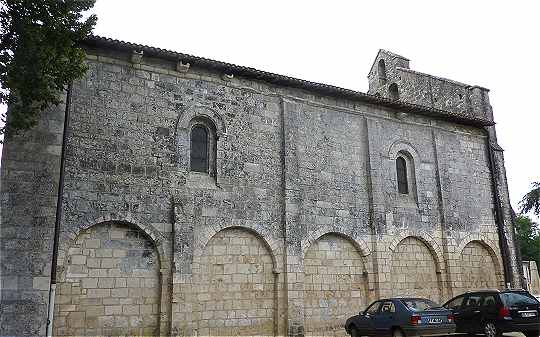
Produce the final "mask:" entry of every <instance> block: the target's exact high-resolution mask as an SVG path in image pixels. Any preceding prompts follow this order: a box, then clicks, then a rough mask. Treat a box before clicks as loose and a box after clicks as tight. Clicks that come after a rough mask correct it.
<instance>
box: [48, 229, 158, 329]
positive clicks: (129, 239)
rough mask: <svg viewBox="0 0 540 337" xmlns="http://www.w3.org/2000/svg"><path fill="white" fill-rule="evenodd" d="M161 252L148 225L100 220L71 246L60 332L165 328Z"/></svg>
mask: <svg viewBox="0 0 540 337" xmlns="http://www.w3.org/2000/svg"><path fill="white" fill-rule="evenodd" d="M159 269H160V268H159V256H158V253H157V251H156V249H155V247H154V245H153V243H152V242H151V241H150V240H149V238H148V237H147V235H146V234H144V232H143V231H141V230H139V229H137V228H133V227H129V226H126V225H119V224H114V223H110V224H99V225H96V226H94V227H92V228H90V229H88V230H86V231H85V232H84V233H81V234H80V235H79V236H78V237H77V238H76V241H75V242H74V244H73V245H72V246H71V247H70V248H69V251H68V257H67V261H66V264H65V265H63V266H62V272H61V277H60V278H59V279H58V283H57V288H58V290H57V292H56V298H55V317H56V318H55V320H54V330H53V331H54V335H55V336H110V335H115V336H120V335H126V334H129V335H134V336H143V335H145V336H155V335H157V334H159V324H158V323H159V315H160V307H159V299H160V291H161V290H160V287H159V283H160V279H159V277H160V275H159Z"/></svg>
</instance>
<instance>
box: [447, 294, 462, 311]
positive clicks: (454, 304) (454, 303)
mask: <svg viewBox="0 0 540 337" xmlns="http://www.w3.org/2000/svg"><path fill="white" fill-rule="evenodd" d="M464 299H465V296H460V297H457V298H454V299H453V300H451V301H450V302H448V303H446V304H445V306H444V307H445V308H447V309H451V310H457V309H459V307H461V305H462V304H463V300H464Z"/></svg>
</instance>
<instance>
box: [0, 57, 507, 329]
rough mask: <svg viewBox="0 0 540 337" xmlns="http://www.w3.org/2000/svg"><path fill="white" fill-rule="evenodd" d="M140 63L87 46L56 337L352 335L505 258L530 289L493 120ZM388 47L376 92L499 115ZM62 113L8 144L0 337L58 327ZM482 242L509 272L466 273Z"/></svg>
mask: <svg viewBox="0 0 540 337" xmlns="http://www.w3.org/2000/svg"><path fill="white" fill-rule="evenodd" d="M130 55H131V51H129V52H124V51H121V50H116V49H114V50H113V49H112V48H109V49H108V48H105V47H99V48H97V49H93V48H90V49H89V55H88V66H89V71H88V73H87V74H86V76H85V77H84V78H82V79H81V80H79V81H76V82H75V83H74V84H73V88H72V91H71V101H70V102H69V106H68V112H69V113H70V118H69V128H68V129H67V138H66V143H65V145H66V151H65V153H64V155H65V158H64V160H65V161H64V164H65V169H64V172H63V173H64V181H63V186H62V187H63V195H62V196H61V197H62V198H61V203H60V209H59V210H60V211H61V212H60V213H61V217H60V218H59V221H60V223H59V225H60V229H59V231H60V232H59V237H60V240H59V242H58V243H59V247H58V248H59V249H58V266H59V267H58V273H57V277H58V284H57V294H56V298H55V318H54V327H55V331H56V332H57V334H60V335H61V334H71V335H83V334H87V335H89V334H92V335H99V334H107V335H126V334H138V335H143V334H146V335H155V334H157V333H159V334H160V335H167V334H171V335H175V336H176V335H181V336H194V335H199V336H200V335H216V334H224V333H227V334H245V335H253V334H262V335H292V336H303V335H314V334H332V335H338V334H342V333H343V331H342V330H340V326H339V325H340V324H342V322H343V319H344V318H346V316H347V315H352V314H355V313H356V312H358V311H359V310H361V309H362V308H363V307H364V306H365V305H366V304H367V303H369V302H371V301H372V300H374V299H377V298H380V297H384V296H391V295H393V294H394V295H395V294H396V292H400V294H401V292H407V293H409V294H411V295H421V296H426V297H431V298H433V299H436V300H444V299H447V298H448V297H450V296H452V295H453V294H456V293H457V292H460V291H463V290H464V289H465V288H474V287H480V286H481V287H484V286H485V284H489V285H490V286H491V285H492V286H495V287H502V286H503V283H504V279H503V270H505V268H504V267H506V269H507V270H508V273H509V274H508V275H507V278H508V279H509V280H511V281H513V282H514V283H515V282H516V279H517V276H516V275H515V274H516V271H517V270H518V269H517V267H516V266H517V264H516V263H517V261H516V259H517V258H516V255H515V252H514V248H513V247H514V246H513V242H514V241H513V237H512V233H513V227H512V223H511V219H510V204H509V201H508V194H507V186H506V180H505V178H504V162H503V159H502V152H500V151H498V150H496V146H495V145H496V143H495V142H496V138H495V136H494V129H492V128H490V129H489V132H490V138H489V141H491V143H489V142H488V138H487V133H486V132H485V131H484V130H483V129H481V128H479V127H476V126H471V125H464V124H457V123H454V122H450V121H444V120H441V119H435V118H432V117H431V116H426V115H419V114H415V113H414V112H411V111H408V110H407V111H401V110H397V109H396V110H394V109H390V108H388V107H383V106H382V105H381V106H378V105H375V104H367V103H365V102H363V101H356V100H350V99H346V98H343V97H335V96H324V95H321V94H320V93H315V92H310V91H305V90H300V89H296V88H292V87H285V86H278V85H275V84H270V83H264V82H261V81H258V80H254V79H250V78H245V77H243V76H241V75H240V74H234V76H232V77H231V76H225V77H224V76H222V75H223V73H222V72H219V71H215V70H212V69H206V68H204V67H201V65H200V64H196V63H195V62H191V64H190V67H189V69H188V70H187V71H185V70H186V69H182V71H181V72H178V71H176V69H177V68H176V66H177V64H178V60H174V62H173V61H171V60H170V59H166V58H162V59H160V58H157V57H154V56H150V55H152V54H147V53H145V54H144V55H143V57H142V59H141V60H140V63H135V64H134V63H132V62H130V61H129V60H130ZM383 57H384V59H385V60H386V61H387V68H386V71H387V77H386V82H385V83H384V85H382V86H380V87H379V86H378V84H377V83H378V82H374V81H378V80H379V79H378V78H377V77H374V76H378V75H377V74H376V72H372V73H371V74H370V92H372V93H376V92H378V93H379V94H381V95H383V96H387V95H388V94H389V92H388V89H389V88H388V85H389V84H391V83H392V81H394V80H396V81H398V80H399V76H401V79H400V80H399V81H401V82H399V84H400V87H401V89H400V90H402V91H401V96H400V97H401V98H400V99H402V100H403V101H408V102H412V103H415V104H420V105H425V106H427V107H432V108H439V109H447V110H450V111H452V112H454V113H463V114H467V115H471V116H476V117H481V118H488V119H490V118H492V111H491V107H490V106H489V100H488V97H487V91H486V90H485V89H482V88H479V87H475V88H472V87H471V88H469V87H464V86H463V85H461V84H456V83H454V82H451V81H447V80H443V79H437V78H433V77H429V76H427V77H426V76H423V75H422V76H420V75H418V76H417V75H415V72H412V71H409V70H410V69H408V61H407V60H405V59H404V58H402V57H398V56H396V55H393V54H392V55H390V56H389V55H387V54H384V53H382V54H379V56H378V57H377V59H376V63H377V62H378V61H379V60H380V59H381V58H383ZM184 63H185V62H184ZM398 67H400V68H399V69H398ZM375 69H376V67H375ZM224 78H225V79H226V80H224ZM375 84H377V85H376V86H374V85H375ZM400 87H398V89H399V88H400ZM383 89H384V90H383ZM460 95H461V98H460ZM435 99H436V101H435ZM55 111H56V110H55ZM62 113H63V111H62V110H61V109H59V110H58V111H56V112H55V113H53V114H44V115H43V121H41V122H40V124H39V126H38V128H36V129H35V130H32V131H31V134H32V136H31V137H30V139H31V141H30V142H27V139H24V138H15V139H9V138H8V139H7V141H6V146H5V147H4V151H5V152H4V155H3V157H2V200H1V201H2V217H3V218H2V231H1V232H0V235H1V238H2V240H1V241H2V246H1V253H2V254H1V258H2V260H1V262H2V264H1V268H2V282H1V284H2V292H1V301H2V302H1V304H2V305H1V309H0V310H2V312H1V315H0V320H1V321H0V322H1V329H0V334H1V335H37V334H44V331H45V326H46V318H47V299H48V291H47V290H48V279H49V277H50V268H51V265H50V264H51V262H50V261H52V242H53V236H54V222H55V214H56V202H57V192H58V181H59V173H60V172H59V162H60V158H59V156H58V153H59V152H58V146H61V145H62V141H61V137H59V134H58V131H57V130H61V127H60V128H59V127H58V126H59V125H62V118H63V117H62V116H63V114H62ZM194 125H203V126H205V127H206V130H207V132H208V134H210V135H211V137H209V144H210V145H211V146H210V147H209V149H210V150H209V151H210V152H212V153H211V155H210V156H209V160H208V170H207V172H194V170H192V169H191V165H190V149H191V146H192V142H191V139H190V132H191V129H192V127H193V126H194ZM50 130H56V131H54V132H52V131H50ZM488 146H491V147H493V149H494V151H495V154H494V155H493V158H494V166H495V169H496V172H495V175H494V173H493V172H492V170H491V167H490V159H491V154H490V152H489V151H487V150H488V149H489V148H488ZM399 156H403V157H404V158H407V170H408V171H407V174H408V176H407V177H408V182H409V185H408V187H409V191H410V192H409V194H406V195H405V194H400V193H398V189H397V172H396V159H397V157H399ZM493 178H496V179H495V183H493ZM495 192H496V193H495ZM497 200H498V201H499V202H500V203H501V205H502V210H501V212H496V209H497V206H496V205H497V202H495V201H497ZM501 221H502V222H501ZM497 223H500V224H501V225H502V226H503V227H504V233H505V234H504V240H503V242H506V243H507V244H508V246H509V247H510V248H509V249H508V250H509V255H510V256H509V258H507V259H505V258H503V256H502V254H501V247H499V233H498V229H497ZM479 247H480V248H482V247H483V249H487V251H489V253H490V255H489V256H490V258H491V260H486V261H492V263H493V265H494V267H493V268H494V270H499V271H500V272H497V273H495V274H494V275H493V277H490V278H489V280H484V279H479V278H474V277H473V278H472V279H474V280H477V279H478V280H477V281H474V282H472V283H464V280H465V279H466V277H465V275H466V274H469V273H471V274H474V275H480V271H479V269H478V266H477V262H478V261H477V259H478V257H481V258H482V259H484V260H485V259H486V258H487V257H486V255H485V251H484V250H482V249H480V248H479ZM503 248H504V247H503ZM471 261H473V262H474V263H473V262H471ZM505 261H506V262H505ZM503 263H507V265H506V266H504V265H503ZM467 277H468V276H467ZM475 277H476V276H475ZM420 283H422V284H425V286H423V287H422V288H420V287H419V284H420ZM516 285H517V284H516ZM21 317H24V319H22V318H21ZM169 329H172V331H169Z"/></svg>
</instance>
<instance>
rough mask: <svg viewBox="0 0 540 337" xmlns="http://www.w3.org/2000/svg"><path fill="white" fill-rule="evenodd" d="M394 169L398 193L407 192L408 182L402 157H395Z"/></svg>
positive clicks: (405, 163)
mask: <svg viewBox="0 0 540 337" xmlns="http://www.w3.org/2000/svg"><path fill="white" fill-rule="evenodd" d="M396 171H397V182H398V192H399V193H400V194H409V182H408V179H407V162H406V161H405V158H403V157H397V159H396Z"/></svg>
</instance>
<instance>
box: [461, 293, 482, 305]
mask: <svg viewBox="0 0 540 337" xmlns="http://www.w3.org/2000/svg"><path fill="white" fill-rule="evenodd" d="M481 304H482V295H469V296H468V297H467V299H465V303H464V304H463V307H464V308H478V307H479V306H480V305H481Z"/></svg>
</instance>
